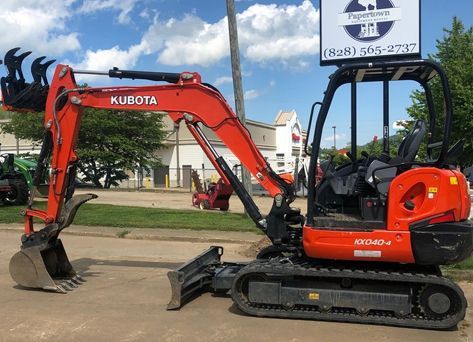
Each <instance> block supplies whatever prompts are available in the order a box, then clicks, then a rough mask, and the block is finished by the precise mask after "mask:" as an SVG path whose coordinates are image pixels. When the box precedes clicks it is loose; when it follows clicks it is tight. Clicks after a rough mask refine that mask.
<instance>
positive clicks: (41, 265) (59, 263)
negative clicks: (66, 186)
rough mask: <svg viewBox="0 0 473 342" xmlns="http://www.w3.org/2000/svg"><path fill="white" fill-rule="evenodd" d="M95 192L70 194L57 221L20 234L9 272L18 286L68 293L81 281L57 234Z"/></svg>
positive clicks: (67, 224) (68, 223)
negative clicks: (18, 244) (20, 237)
mask: <svg viewBox="0 0 473 342" xmlns="http://www.w3.org/2000/svg"><path fill="white" fill-rule="evenodd" d="M96 197H97V195H95V194H83V195H78V196H74V197H72V198H71V199H70V200H69V201H67V202H66V204H65V205H64V207H63V210H62V215H61V217H60V219H59V220H58V221H59V223H52V224H49V225H47V226H46V227H44V228H43V229H41V230H40V231H38V232H34V233H33V234H31V235H28V236H26V235H23V237H22V241H21V242H22V245H21V250H20V251H19V252H17V253H16V254H15V255H13V257H12V258H11V259H10V267H9V271H10V275H11V277H12V278H13V280H14V281H15V282H16V283H17V284H18V285H20V286H23V287H28V288H38V289H43V290H48V291H55V292H59V293H67V291H71V290H73V289H74V288H76V287H77V286H78V285H80V284H81V283H82V282H84V279H83V278H82V277H81V276H79V275H78V274H77V273H76V272H75V271H74V268H73V267H72V265H71V263H70V262H69V258H68V257H67V254H66V251H65V250H64V246H63V244H62V241H61V240H60V239H59V238H58V236H59V233H60V232H61V231H62V230H63V229H64V228H66V227H68V226H69V225H70V224H71V223H72V221H73V219H74V216H75V214H76V213H77V210H78V208H79V207H80V206H81V205H82V204H84V203H85V202H87V201H89V200H91V199H94V198H96Z"/></svg>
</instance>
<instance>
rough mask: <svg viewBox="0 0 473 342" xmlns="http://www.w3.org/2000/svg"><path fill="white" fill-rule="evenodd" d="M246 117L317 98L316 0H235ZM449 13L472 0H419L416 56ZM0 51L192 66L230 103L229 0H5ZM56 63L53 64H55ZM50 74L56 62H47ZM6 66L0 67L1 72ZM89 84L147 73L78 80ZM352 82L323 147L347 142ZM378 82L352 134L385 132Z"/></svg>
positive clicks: (406, 90)
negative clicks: (355, 131)
mask: <svg viewBox="0 0 473 342" xmlns="http://www.w3.org/2000/svg"><path fill="white" fill-rule="evenodd" d="M235 3H236V10H237V25H238V30H239V32H238V34H239V43H240V54H241V67H242V74H243V87H244V94H245V108H246V116H247V118H249V119H253V120H258V121H262V122H266V123H272V122H273V120H274V118H275V116H276V115H277V113H278V112H279V111H280V110H296V112H297V114H298V116H299V118H300V120H301V122H302V125H303V127H304V128H306V127H307V123H308V116H309V112H310V107H311V105H312V103H313V102H315V101H321V100H322V99H323V94H324V91H325V89H326V86H327V83H328V77H329V75H330V74H331V73H332V72H333V71H334V70H335V68H336V67H334V66H325V67H321V66H320V64H319V39H320V36H319V1H318V0H312V1H310V0H281V1H276V0H273V1H268V0H257V1H251V0H236V1H235ZM453 16H457V17H459V18H460V19H461V20H462V21H463V23H464V24H465V26H467V27H469V26H472V25H473V1H471V0H422V20H421V22H422V26H421V32H422V38H421V41H422V55H423V56H424V57H426V56H427V55H428V54H429V53H432V52H435V44H436V40H437V39H441V38H442V36H443V30H442V29H443V27H449V26H450V25H451V22H452V18H453ZM0 21H1V22H2V38H1V39H0V55H3V54H4V53H5V52H6V51H7V50H8V49H10V48H12V47H17V46H18V47H22V51H25V50H31V51H33V54H32V55H30V56H29V57H28V58H27V59H26V60H25V65H24V70H28V68H29V67H28V65H27V64H29V63H31V61H32V60H33V59H34V58H36V57H38V56H41V55H46V56H48V57H50V58H54V59H56V60H57V61H58V62H61V63H64V64H69V65H71V66H72V67H74V68H76V69H90V70H100V71H107V70H108V69H111V68H112V67H119V68H122V69H134V70H149V71H169V72H181V71H197V72H199V73H200V74H201V75H202V79H203V81H204V82H207V83H211V84H213V85H214V86H216V87H217V88H219V89H220V91H221V92H222V94H223V95H224V96H225V98H226V99H227V101H228V102H229V103H230V104H231V105H232V106H233V104H234V103H233V102H234V97H233V86H232V79H231V63H230V56H229V55H230V52H229V43H228V28H227V21H226V2H225V0H22V1H18V0H1V1H0ZM51 69H53V68H51ZM51 72H52V70H51ZM4 74H5V71H4V70H2V71H1V72H0V75H2V76H3V75H4ZM78 81H81V82H87V83H88V84H89V85H91V86H94V85H97V86H99V85H100V86H102V85H117V84H124V85H125V84H126V85H138V84H146V81H131V80H114V79H109V78H105V77H86V78H84V77H83V78H79V79H78ZM413 89H416V85H415V84H414V83H409V82H399V84H394V85H393V86H392V87H391V104H390V110H391V122H392V124H394V121H396V120H400V119H406V118H407V113H406V107H408V106H409V105H410V103H411V100H410V98H409V94H410V93H411V91H412V90H413ZM347 90H348V89H343V88H342V89H340V91H339V92H337V95H336V97H335V99H334V104H333V106H332V108H331V110H330V113H329V117H328V118H327V121H326V125H325V126H326V128H327V129H325V130H324V134H323V137H322V146H325V147H329V146H332V145H333V138H334V137H333V129H332V126H336V127H337V128H336V139H337V147H343V146H344V145H345V144H347V143H348V142H349V136H350V131H349V130H350V124H349V115H350V114H349V113H350V112H349V109H350V107H349V97H348V95H349V94H348V92H347ZM381 94H382V93H381V87H380V86H378V85H365V84H363V85H362V86H361V87H360V88H359V98H358V99H359V106H358V112H359V123H358V126H359V127H358V135H359V138H358V142H359V143H364V142H368V141H370V140H371V139H372V138H373V136H374V135H377V136H382V98H381Z"/></svg>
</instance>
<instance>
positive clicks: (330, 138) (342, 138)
mask: <svg viewBox="0 0 473 342" xmlns="http://www.w3.org/2000/svg"><path fill="white" fill-rule="evenodd" d="M346 137H347V135H346V134H345V133H342V134H335V138H336V140H344V139H345V138H346ZM324 141H329V142H332V141H333V134H332V135H331V136H328V137H325V138H324Z"/></svg>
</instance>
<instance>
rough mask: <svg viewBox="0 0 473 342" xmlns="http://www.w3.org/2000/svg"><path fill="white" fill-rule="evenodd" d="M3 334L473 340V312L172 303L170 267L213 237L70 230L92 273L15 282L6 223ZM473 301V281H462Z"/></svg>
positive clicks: (1, 253) (0, 279) (14, 240)
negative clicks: (386, 313)
mask: <svg viewBox="0 0 473 342" xmlns="http://www.w3.org/2000/svg"><path fill="white" fill-rule="evenodd" d="M0 240H1V241H2V243H1V247H0V317H1V319H0V341H2V342H3V341H8V342H10V341H28V342H30V341H272V342H276V341H323V342H325V341H337V342H340V341H350V342H357V341H363V342H366V341H402V342H405V341H409V342H416V341H435V342H442V341H449V342H452V341H470V340H471V339H472V338H473V327H471V326H470V324H471V323H470V322H473V313H472V311H468V316H467V319H466V320H465V321H464V322H462V323H461V325H460V326H459V328H458V330H456V331H440V332H439V331H428V330H415V329H403V328H393V327H384V326H373V325H355V324H343V323H330V322H316V321H303V320H281V319H268V318H255V317H249V316H245V315H243V314H242V313H240V312H239V311H238V310H237V309H236V308H235V307H234V306H233V305H232V302H231V299H230V298H228V297H215V296H212V295H211V294H204V295H202V296H200V297H198V298H197V299H195V300H194V301H192V302H191V303H189V304H187V305H186V306H184V308H182V309H181V310H180V311H172V312H169V311H166V310H165V308H166V304H167V302H168V300H169V297H170V288H169V284H168V280H167V277H166V273H167V271H168V270H169V269H173V268H176V267H178V266H179V265H180V264H181V263H182V262H184V261H186V260H188V259H189V258H191V257H194V256H195V255H197V254H198V253H200V252H201V251H203V250H205V249H206V248H207V247H208V244H207V243H190V242H175V241H143V240H128V239H117V238H95V237H81V236H71V235H64V236H63V241H64V244H65V246H66V250H67V251H68V254H69V257H70V259H71V260H72V263H73V265H74V267H75V268H76V270H77V271H79V272H80V273H81V274H82V275H83V276H84V277H85V279H86V280H87V282H86V283H85V284H83V285H81V286H80V287H79V288H78V289H75V290H74V291H72V292H70V293H68V294H65V295H61V294H55V293H47V292H42V291H31V290H23V289H19V288H16V287H15V284H14V283H13V282H12V280H11V279H10V277H9V275H8V260H9V258H10V256H11V255H13V253H15V252H16V251H17V248H18V245H19V243H18V242H19V241H18V240H19V234H18V232H11V231H10V232H9V231H0ZM224 247H225V250H226V251H225V255H224V257H225V259H226V260H243V259H244V257H243V256H242V255H241V254H239V252H240V251H241V250H243V249H246V248H247V245H243V244H226V245H224ZM461 285H462V287H463V288H464V290H465V292H466V295H467V298H468V299H469V301H470V302H473V301H472V299H473V285H472V284H467V283H462V284H461Z"/></svg>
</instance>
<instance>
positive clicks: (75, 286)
mask: <svg viewBox="0 0 473 342" xmlns="http://www.w3.org/2000/svg"><path fill="white" fill-rule="evenodd" d="M66 283H67V285H69V286H70V287H72V288H74V289H77V288H78V287H79V286H77V284H76V283H74V282H73V281H72V280H66Z"/></svg>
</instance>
